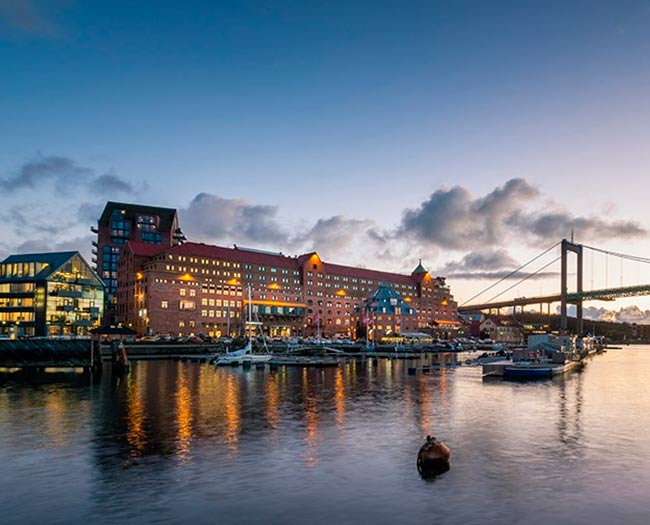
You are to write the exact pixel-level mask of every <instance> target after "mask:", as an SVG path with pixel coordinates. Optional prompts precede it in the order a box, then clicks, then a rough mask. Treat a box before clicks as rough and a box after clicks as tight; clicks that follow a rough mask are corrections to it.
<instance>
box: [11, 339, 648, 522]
mask: <svg viewBox="0 0 650 525" xmlns="http://www.w3.org/2000/svg"><path fill="white" fill-rule="evenodd" d="M454 358H455V356H451V355H446V356H443V358H442V359H443V360H444V361H446V362H449V361H450V360H453V359H454ZM433 359H434V357H431V356H430V357H427V358H425V360H422V361H421V362H420V364H422V363H424V362H425V361H426V362H432V360H433ZM414 364H415V363H414V362H413V361H401V360H393V361H389V360H372V359H369V360H367V361H364V362H348V363H345V364H343V365H342V366H341V367H339V368H335V369H322V370H320V369H284V368H281V369H280V370H279V371H277V372H270V371H269V370H268V369H266V370H257V369H255V368H253V369H251V370H243V369H238V368H220V369H214V368H213V367H211V366H209V365H207V364H202V365H199V364H195V363H181V362H136V363H134V364H133V367H132V369H131V371H130V372H129V373H128V375H126V376H124V377H112V376H111V374H110V371H109V370H107V373H106V374H104V376H103V377H102V379H101V381H100V382H99V383H95V384H89V383H84V382H81V381H79V379H78V378H77V379H75V380H73V381H68V380H66V377H64V376H60V375H59V376H56V377H55V379H54V380H53V381H51V382H45V383H44V384H33V383H25V382H19V383H15V382H14V381H13V380H12V379H7V378H6V377H5V378H4V379H3V382H2V383H0V465H2V468H3V476H1V477H0V505H1V508H2V509H3V519H2V522H3V523H5V522H7V523H25V522H34V521H39V520H40V521H45V522H48V523H53V522H57V521H59V522H61V523H81V522H85V521H91V520H92V521H93V522H99V523H107V522H113V521H116V520H119V521H121V522H127V523H129V522H133V523H135V522H138V523H140V522H150V521H157V522H170V523H178V522H186V521H195V522H197V523H216V522H219V523H251V522H253V523H255V522H259V523H268V522H297V521H308V522H309V523H331V522H333V521H339V522H342V523H360V522H368V521H373V522H375V523H394V522H399V523H421V522H432V521H440V522H444V523H503V522H522V523H523V522H525V523H547V522H550V521H558V522H562V523H604V522H625V523H647V522H648V521H649V520H650V511H648V509H647V504H646V494H647V491H648V489H650V468H648V467H650V459H649V458H650V432H649V431H650V415H649V414H650V412H649V411H648V407H649V406H650V390H649V389H648V387H647V385H648V384H650V348H648V347H636V348H632V347H629V348H627V349H625V350H622V351H610V352H608V353H607V354H605V355H603V356H597V357H595V358H594V359H593V360H591V361H590V363H589V364H588V366H587V367H586V368H585V370H584V371H583V372H582V373H578V374H573V375H570V376H567V377H566V378H559V379H555V380H553V381H544V382H528V383H507V382H503V381H483V380H482V378H481V376H480V370H479V369H478V368H471V367H459V368H442V369H441V370H439V371H436V372H433V373H431V374H418V375H415V376H410V375H408V373H407V369H408V367H409V366H414ZM427 434H433V435H436V436H438V437H440V438H442V439H443V440H444V441H445V442H447V444H449V445H450V447H451V448H452V468H451V470H450V471H449V472H447V473H446V474H444V475H442V476H441V477H439V478H437V479H436V480H434V481H433V482H427V481H423V480H422V479H420V478H419V476H418V474H417V470H416V468H415V455H416V453H417V450H418V448H419V446H420V445H421V443H422V441H423V439H424V437H425V436H426V435H427ZM242 495H245V500H244V501H242ZM26 502H28V503H26ZM6 517H8V518H7V519H5V518H6Z"/></svg>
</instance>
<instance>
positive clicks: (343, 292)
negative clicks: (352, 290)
mask: <svg viewBox="0 0 650 525" xmlns="http://www.w3.org/2000/svg"><path fill="white" fill-rule="evenodd" d="M336 295H340V296H341V297H343V296H344V295H345V290H339V291H338V292H336Z"/></svg>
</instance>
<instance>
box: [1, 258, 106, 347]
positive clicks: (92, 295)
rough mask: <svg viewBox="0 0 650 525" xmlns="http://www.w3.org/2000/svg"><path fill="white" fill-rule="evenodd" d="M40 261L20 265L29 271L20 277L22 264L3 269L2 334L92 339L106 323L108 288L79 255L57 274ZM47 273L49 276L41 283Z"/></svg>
mask: <svg viewBox="0 0 650 525" xmlns="http://www.w3.org/2000/svg"><path fill="white" fill-rule="evenodd" d="M28 257H29V256H28ZM35 257H36V258H35V259H34V260H33V261H26V262H21V263H20V264H21V265H22V266H24V268H25V271H20V272H17V268H16V264H10V265H6V264H4V263H3V264H2V265H1V266H2V268H0V335H7V336H10V337H32V336H38V337H62V336H87V335H88V334H89V330H90V329H92V328H96V327H98V326H99V324H100V320H101V317H102V311H103V303H104V287H103V283H102V282H101V281H100V280H99V279H98V278H97V276H96V275H95V274H94V272H93V271H92V270H91V268H90V267H89V266H88V264H87V263H86V262H85V261H84V260H83V259H82V258H81V256H80V255H78V254H76V255H72V254H71V255H70V257H69V258H68V259H67V260H66V261H65V262H64V263H63V264H62V265H61V266H60V267H58V268H56V269H53V271H51V272H47V271H44V270H45V269H47V267H48V266H47V265H44V264H43V263H42V260H41V259H39V257H38V255H36V256H35ZM7 266H9V268H7ZM39 268H40V269H39ZM43 271H44V273H47V276H45V277H42V278H39V274H41V272H43Z"/></svg>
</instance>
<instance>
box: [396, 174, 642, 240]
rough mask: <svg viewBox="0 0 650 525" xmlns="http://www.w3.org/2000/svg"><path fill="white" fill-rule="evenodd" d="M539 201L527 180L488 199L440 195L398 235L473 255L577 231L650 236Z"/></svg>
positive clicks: (408, 217) (636, 227)
mask: <svg viewBox="0 0 650 525" xmlns="http://www.w3.org/2000/svg"><path fill="white" fill-rule="evenodd" d="M539 196H540V192H539V190H538V189H537V188H535V187H534V186H532V185H531V184H529V183H528V182H527V181H525V180H524V179H520V178H517V179H511V180H509V181H507V182H506V183H505V184H504V185H503V186H501V187H498V188H495V189H494V190H492V191H491V192H490V193H488V194H487V195H485V196H484V197H474V196H472V194H471V193H470V192H469V190H467V189H466V188H464V187H462V186H454V187H453V188H451V189H439V190H437V191H435V192H434V193H432V194H431V196H430V197H429V198H428V199H427V200H426V201H424V202H423V203H422V204H421V205H420V207H419V208H417V209H407V210H405V211H404V214H403V216H402V221H401V224H400V225H399V227H398V228H397V230H396V233H395V234H393V237H399V236H401V235H404V236H406V237H407V238H409V239H412V240H415V241H418V242H422V243H426V244H427V245H429V246H437V247H440V248H443V249H452V250H472V249H473V248H474V247H475V246H483V247H487V248H489V247H493V246H497V245H500V244H505V243H510V244H512V243H513V242H515V241H519V242H520V241H521V240H522V239H525V240H526V241H527V242H530V243H537V242H539V241H540V240H545V241H547V242H548V241H550V240H559V239H561V238H566V237H569V236H570V235H571V232H572V231H573V232H574V233H575V234H576V235H577V236H578V237H579V238H580V239H581V240H583V241H586V240H605V239H616V238H621V237H624V238H629V237H640V236H644V235H647V234H648V230H647V229H645V228H644V227H643V226H641V225H640V224H638V223H636V222H633V221H607V220H603V219H600V218H595V217H580V216H573V215H571V214H570V213H568V212H567V211H565V210H562V209H560V208H558V209H556V210H553V209H551V210H549V209H548V204H546V205H545V206H546V208H545V209H539V210H535V209H532V210H531V207H534V206H535V204H536V203H535V201H536V200H537V198H538V197H539Z"/></svg>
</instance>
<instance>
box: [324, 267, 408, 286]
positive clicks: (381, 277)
mask: <svg viewBox="0 0 650 525" xmlns="http://www.w3.org/2000/svg"><path fill="white" fill-rule="evenodd" d="M324 266H325V268H326V269H327V272H328V273H333V274H336V275H345V276H346V277H356V278H358V279H374V280H375V281H388V282H391V283H399V284H408V285H409V286H413V285H414V284H415V283H414V282H413V279H411V277H410V276H409V275H403V274H400V273H391V272H381V271H379V270H368V269H367V268H355V267H353V266H343V265H340V264H332V263H324Z"/></svg>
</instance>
